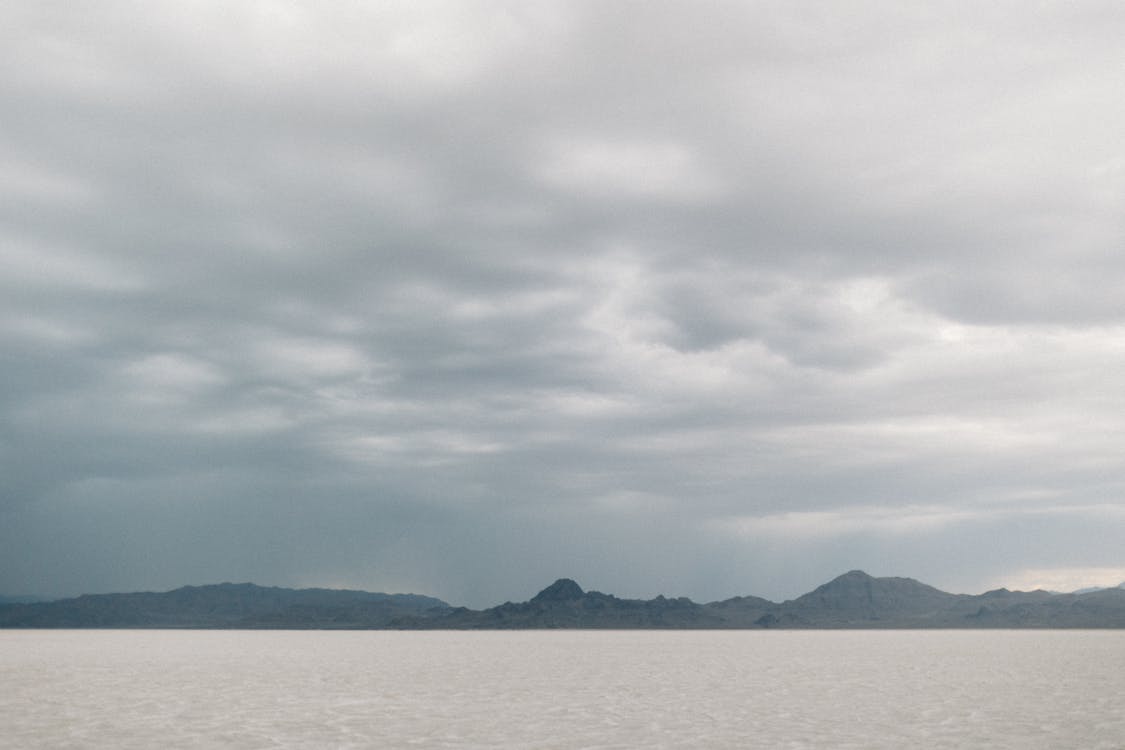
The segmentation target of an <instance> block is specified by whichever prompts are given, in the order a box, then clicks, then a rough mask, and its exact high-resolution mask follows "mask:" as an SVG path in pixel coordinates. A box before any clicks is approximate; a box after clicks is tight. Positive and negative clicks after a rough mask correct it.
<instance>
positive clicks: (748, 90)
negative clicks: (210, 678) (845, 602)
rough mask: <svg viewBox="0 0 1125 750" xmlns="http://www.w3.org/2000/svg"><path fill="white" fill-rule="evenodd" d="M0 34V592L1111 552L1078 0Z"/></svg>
mask: <svg viewBox="0 0 1125 750" xmlns="http://www.w3.org/2000/svg"><path fill="white" fill-rule="evenodd" d="M0 21H3V22H2V23H0V28H2V29H3V31H0V35H2V37H0V42H3V44H0V50H2V51H0V63H2V65H0V70H2V71H3V73H0V92H2V96H0V101H2V102H3V104H2V105H0V121H2V122H4V126H3V128H2V129H0V385H2V386H3V387H2V388H0V424H2V425H3V429H2V430H0V473H2V475H3V477H4V479H3V481H2V482H0V518H2V519H3V520H2V522H0V590H4V591H7V592H10V593H24V592H37V593H41V594H69V593H78V592H82V591H106V590H122V589H137V588H162V587H172V586H175V585H179V584H182V583H188V582H195V583H200V582H208V581H215V580H220V579H223V580H226V579H239V580H241V579H253V580H256V581H259V582H262V583H276V584H285V585H346V586H356V587H366V588H372V589H383V590H391V589H394V590H402V589H414V590H419V591H424V592H426V593H432V594H435V595H439V596H443V597H446V598H449V599H451V600H453V601H455V602H458V603H462V602H463V603H468V604H485V603H491V602H494V601H497V600H503V599H508V598H521V597H523V596H525V595H529V594H532V593H534V591H535V590H536V589H537V588H538V587H540V586H541V585H544V584H545V583H547V582H549V581H550V580H551V579H552V578H553V577H555V576H558V575H571V576H575V577H578V578H579V579H580V580H581V582H582V583H583V584H584V585H586V586H590V587H594V588H602V589H604V590H611V591H614V592H617V593H621V594H624V595H651V594H655V593H658V592H663V593H669V594H687V595H690V596H693V597H695V598H699V599H707V598H719V597H724V596H730V595H735V594H741V593H760V594H765V595H770V596H775V597H786V596H792V595H795V594H798V593H800V592H801V591H803V590H805V589H806V588H808V587H810V586H812V585H815V584H817V583H819V582H821V581H822V580H824V579H825V578H827V577H828V576H830V575H833V574H835V573H838V572H840V571H842V570H846V569H849V568H854V567H866V568H869V569H871V571H872V572H874V573H887V574H905V575H916V576H918V577H921V578H924V579H926V580H928V581H930V582H932V583H935V584H937V585H944V586H948V587H951V588H959V589H961V590H979V589H983V588H985V587H987V586H991V585H999V584H1000V583H1002V582H1004V581H1005V580H1011V581H1013V582H1024V583H1034V581H1033V580H1032V579H1034V578H1035V577H1036V576H1040V577H1041V578H1042V580H1044V581H1046V580H1050V581H1052V582H1057V581H1065V580H1069V579H1068V578H1067V576H1070V577H1071V578H1075V577H1076V576H1085V578H1083V580H1081V581H1078V582H1077V583H1079V584H1081V583H1090V582H1096V581H1089V580H1086V579H1088V578H1089V577H1090V576H1093V575H1104V576H1106V577H1110V578H1112V577H1113V576H1119V577H1125V569H1121V568H1122V566H1120V565H1119V563H1118V562H1117V558H1116V557H1115V552H1114V551H1115V550H1117V549H1118V548H1119V547H1120V540H1121V534H1122V533H1123V532H1125V522H1123V517H1122V505H1121V503H1120V491H1121V486H1122V483H1123V481H1125V464H1123V463H1122V460H1121V459H1120V457H1119V453H1120V452H1119V450H1117V446H1118V445H1119V444H1120V440H1119V437H1120V435H1121V433H1122V431H1123V430H1125V423H1123V422H1122V421H1121V418H1120V417H1118V416H1117V415H1119V414H1122V413H1125V409H1123V408H1122V407H1123V406H1125V404H1123V403H1122V400H1123V399H1122V397H1121V395H1120V394H1119V389H1118V388H1117V386H1116V383H1117V382H1118V381H1119V380H1120V378H1119V377H1118V376H1119V375H1120V374H1121V372H1122V370H1123V369H1125V358H1123V351H1125V350H1123V347H1122V343H1123V342H1125V334H1123V331H1125V309H1123V308H1122V305H1121V303H1120V301H1119V300H1120V299H1121V294H1120V293H1119V292H1120V287H1121V285H1122V282H1121V280H1122V279H1125V264H1123V262H1122V261H1121V260H1119V257H1118V256H1119V255H1120V253H1118V252H1117V250H1118V246H1119V245H1120V238H1121V236H1122V231H1121V230H1122V220H1121V218H1120V211H1119V207H1120V205H1122V198H1123V197H1125V168H1123V162H1122V159H1121V157H1120V156H1119V154H1118V151H1119V148H1118V143H1117V141H1118V140H1119V136H1118V134H1119V133H1120V132H1121V130H1122V125H1123V124H1125V123H1123V120H1125V111H1123V106H1122V104H1121V102H1122V101H1125V99H1123V98H1122V97H1121V96H1120V94H1121V91H1120V82H1119V80H1118V79H1119V76H1118V75H1117V71H1118V70H1119V69H1120V64H1121V59H1120V56H1121V53H1120V51H1119V43H1118V39H1119V38H1120V32H1121V31H1122V27H1123V26H1125V14H1123V13H1121V12H1120V11H1119V10H1118V9H1116V8H1114V7H1112V6H1106V5H1099V4H1096V3H1088V4H1078V5H1048V6H1044V7H1039V8H1036V9H1034V10H1032V9H1028V8H1003V7H1000V6H997V7H995V8H981V7H978V6H976V5H965V6H962V7H956V6H950V7H943V8H930V9H921V8H909V7H903V8H900V7H897V6H895V7H892V6H890V5H888V4H885V3H871V4H860V5H851V6H849V7H848V8H846V9H845V8H838V9H825V8H823V7H822V6H818V7H813V6H802V5H800V4H797V5H793V4H789V3H786V4H764V5H755V6H753V7H751V6H746V5H743V4H726V3H715V4H709V5H707V6H705V7H701V6H697V5H688V4H676V3H673V4H670V5H667V4H665V5H660V6H654V5H652V4H633V3H619V4H613V5H605V4H603V3H535V4H528V3H516V4H503V3H497V4H494V5H489V6H487V7H483V8H482V7H481V6H473V7H471V8H470V7H469V6H466V5H459V4H440V3H435V4H417V3H404V4H394V3H389V4H387V3H384V4H380V5H378V6H372V7H369V8H368V7H363V6H354V7H346V8H345V7H342V6H340V7H336V6H332V7H321V6H318V5H316V4H258V5H254V6H235V7H231V6H229V5H223V4H203V5H194V6H191V7H186V6H184V7H181V6H174V5H171V4H156V5H152V4H147V5H144V6H140V5H135V4H130V3H110V4H102V5H99V6H98V8H97V9H94V8H72V7H69V6H61V5H50V4H47V5H35V6H32V5H23V6H18V5H17V6H8V7H6V8H4V9H3V10H0ZM1068 571H1069V572H1068ZM1098 571H1101V572H1100V573H1099V572H1098ZM1106 582H1114V583H1115V582H1116V581H1106Z"/></svg>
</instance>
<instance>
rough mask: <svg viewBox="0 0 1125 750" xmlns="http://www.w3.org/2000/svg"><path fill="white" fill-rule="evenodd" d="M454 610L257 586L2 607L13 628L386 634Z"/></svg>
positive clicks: (417, 600) (406, 597)
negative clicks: (397, 624)
mask: <svg viewBox="0 0 1125 750" xmlns="http://www.w3.org/2000/svg"><path fill="white" fill-rule="evenodd" d="M448 610H449V605H448V604H446V603H445V602H443V601H441V600H440V599H434V598H432V597H428V596H419V595H416V594H376V593H369V592H366V591H347V590H339V589H285V588H276V587H264V586H256V585H254V584H252V583H220V584H215V585H210V586H184V587H183V588H178V589H176V590H175V591H168V592H164V593H151V592H144V593H135V594H91V595H86V596H80V597H77V598H74V599H60V600H58V601H53V602H42V603H24V604H5V605H0V627H8V628H323V629H344V628H382V627H388V626H390V625H391V624H392V623H393V622H394V621H395V619H396V618H400V617H405V616H410V617H412V618H414V619H415V620H417V619H419V618H426V617H430V616H433V615H435V614H439V613H444V612H447V611H448Z"/></svg>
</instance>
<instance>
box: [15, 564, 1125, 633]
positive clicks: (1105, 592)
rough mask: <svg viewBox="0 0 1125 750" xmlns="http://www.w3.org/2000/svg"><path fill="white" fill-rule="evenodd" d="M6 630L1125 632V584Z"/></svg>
mask: <svg viewBox="0 0 1125 750" xmlns="http://www.w3.org/2000/svg"><path fill="white" fill-rule="evenodd" d="M0 627H6V628H258V629H267V628H272V629H402V630H433V629H458V630H486V629H488V630H497V629H540V628H602V629H708V628H712V629H765V628H804V629H814V628H869V629H875V628H1125V589H1123V588H1120V587H1118V588H1109V589H1098V590H1093V591H1088V592H1084V593H1079V592H1076V593H1071V594H1058V593H1051V592H1048V591H1042V590H1037V591H1009V590H1008V589H996V590H994V591H988V592H986V593H983V594H976V595H969V594H950V593H947V592H945V591H941V590H939V589H936V588H934V587H932V586H928V585H926V584H924V583H920V582H918V581H916V580H914V579H911V578H897V577H884V578H876V577H873V576H870V575H868V574H867V573H864V572H863V571H860V570H853V571H850V572H848V573H845V574H843V575H841V576H838V577H837V578H834V579H833V580H831V581H829V582H828V583H825V584H823V585H821V586H818V587H817V588H816V589H814V590H812V591H810V592H809V593H807V594H805V595H803V596H800V597H798V598H796V599H791V600H788V601H784V602H780V603H778V602H772V601H769V600H767V599H763V598H760V597H756V596H739V597H734V598H731V599H726V600H723V601H717V602H710V603H707V604H699V603H696V602H693V601H691V600H690V599H686V598H683V597H679V598H666V597H664V596H658V597H656V598H655V599H647V600H643V599H620V598H618V597H616V596H613V595H611V594H603V593H601V592H598V591H584V590H583V589H582V587H581V586H579V585H578V584H577V583H576V582H574V581H573V580H570V579H569V578H561V579H559V580H557V581H555V582H554V583H552V584H551V585H550V586H548V587H547V588H545V589H543V590H542V591H540V592H539V593H538V594H537V595H536V596H535V597H533V598H532V599H530V600H529V601H525V602H518V603H513V602H505V603H504V604H500V605H497V606H495V607H490V608H488V609H483V610H474V609H468V608H466V607H452V606H450V605H449V604H447V603H445V602H443V601H441V600H440V599H435V598H433V597H428V596H421V595H417V594H380V593H370V592H365V591H347V590H337V589H285V588H276V587H263V586H256V585H254V584H251V583H240V584H233V583H222V584H216V585H210V586H185V587H183V588H179V589H176V590H174V591H168V592H164V593H151V592H145V593H133V594H92V595H89V594H88V595H84V596H80V597H77V598H73V599H61V600H58V601H53V602H35V603H4V604H0Z"/></svg>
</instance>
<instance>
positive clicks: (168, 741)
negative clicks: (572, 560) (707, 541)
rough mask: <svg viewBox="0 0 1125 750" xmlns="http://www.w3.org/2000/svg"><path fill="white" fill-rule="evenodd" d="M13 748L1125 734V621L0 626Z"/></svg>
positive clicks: (763, 743)
mask: <svg viewBox="0 0 1125 750" xmlns="http://www.w3.org/2000/svg"><path fill="white" fill-rule="evenodd" d="M0 685H3V692H2V693H0V746H3V747H12V748H38V747H46V748H68V747H72V748H89V747H106V748H110V747H112V748H145V749H146V750H147V749H148V748H155V747H174V748H192V747H196V748H215V747H232V748H272V747H308V748H325V747H329V748H330V747H356V748H368V747H371V748H399V747H404V748H409V747H423V748H489V747H512V748H639V747H646V748H647V747H698V748H723V747H732V748H746V747H762V748H803V747H823V748H853V747H854V748H896V750H898V749H899V748H903V747H928V748H943V747H944V748H966V747H989V748H1021V749H1025V748H1125V698H1123V696H1125V632H1120V631H1118V632H1098V631H1050V632H1032V631H1000V632H995V631H984V632H980V631H972V632H967V631H928V632H927V631H921V632H864V631H858V632H857V631H845V632H830V631H829V632H825V631H821V632H685V631H680V632H652V631H647V632H623V631H615V632H590V631H554V632H514V633H494V632H486V633H460V632H452V633H450V632H435V633H400V632H351V633H325V632H251V631H219V632H206V631H123V630H117V631H75V630H70V631H0Z"/></svg>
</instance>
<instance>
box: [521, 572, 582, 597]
mask: <svg viewBox="0 0 1125 750" xmlns="http://www.w3.org/2000/svg"><path fill="white" fill-rule="evenodd" d="M583 596H585V592H584V591H583V590H582V587H581V586H579V585H578V584H577V583H575V582H574V581H572V580H570V579H569V578H560V579H559V580H557V581H555V582H554V583H552V584H551V585H550V586H548V587H547V588H545V589H543V590H542V591H540V592H539V593H538V594H536V595H535V598H534V599H532V600H531V601H533V602H570V601H574V600H575V599H581V598H582V597H583Z"/></svg>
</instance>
